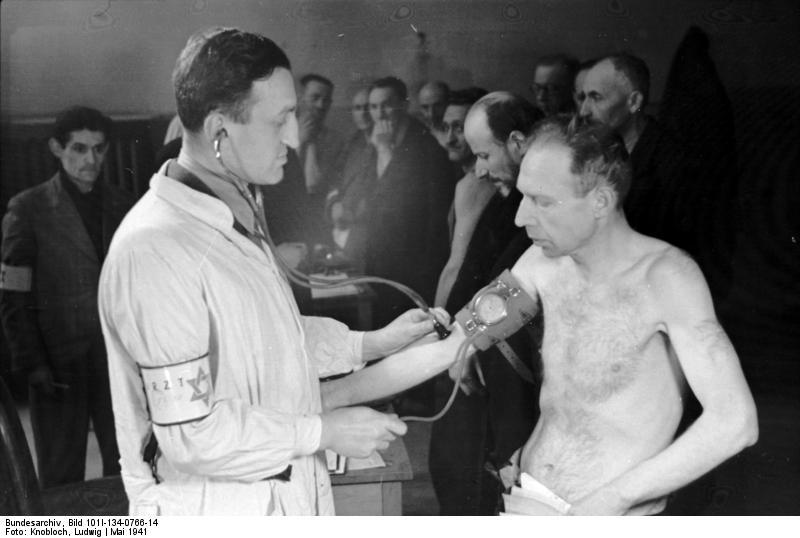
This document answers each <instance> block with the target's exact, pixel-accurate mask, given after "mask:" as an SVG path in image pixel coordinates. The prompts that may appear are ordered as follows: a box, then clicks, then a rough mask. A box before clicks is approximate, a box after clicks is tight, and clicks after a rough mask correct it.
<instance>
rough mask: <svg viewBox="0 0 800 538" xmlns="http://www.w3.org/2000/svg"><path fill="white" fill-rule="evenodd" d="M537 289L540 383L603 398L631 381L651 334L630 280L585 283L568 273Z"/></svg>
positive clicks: (638, 289) (643, 295)
mask: <svg viewBox="0 0 800 538" xmlns="http://www.w3.org/2000/svg"><path fill="white" fill-rule="evenodd" d="M550 284H551V285H550V286H547V287H546V288H544V289H542V290H541V296H542V304H543V309H544V322H545V323H544V325H545V332H544V340H543V348H542V359H543V362H544V374H545V379H547V380H548V381H551V382H558V383H559V384H560V383H564V384H565V385H568V386H572V387H574V388H576V389H578V390H579V392H580V393H581V394H583V395H584V396H585V397H586V398H589V399H591V400H603V399H606V398H607V397H609V396H610V395H611V394H614V393H617V392H619V391H620V390H622V389H623V388H625V387H627V386H629V385H630V384H631V383H633V381H634V380H635V379H636V378H637V376H638V374H639V373H640V370H641V365H642V362H643V361H644V360H646V356H647V355H648V353H647V352H646V348H647V347H648V346H649V344H650V342H651V341H652V339H653V336H654V335H655V334H657V332H658V331H657V330H656V329H655V324H653V323H652V322H651V321H650V319H651V318H652V316H651V315H649V309H648V307H647V303H648V301H647V292H646V289H642V286H640V285H639V283H638V282H636V281H631V280H628V279H625V280H617V281H614V282H609V283H605V284H602V285H593V286H592V285H587V284H581V283H578V282H577V281H576V280H575V279H570V278H569V277H568V275H558V276H556V277H554V279H553V280H552V282H551V283H550Z"/></svg>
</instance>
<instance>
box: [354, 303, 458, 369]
mask: <svg viewBox="0 0 800 538" xmlns="http://www.w3.org/2000/svg"><path fill="white" fill-rule="evenodd" d="M431 312H432V313H433V314H434V315H435V316H436V319H438V320H439V322H440V323H441V324H442V325H444V326H445V327H448V326H449V325H450V323H449V320H450V315H449V314H448V313H447V311H445V310H444V309H443V308H432V309H431ZM431 332H433V320H431V316H430V314H427V313H425V312H424V311H423V310H421V309H419V308H414V309H412V310H408V311H406V312H404V313H403V314H400V315H399V316H398V317H397V318H395V320H394V321H392V322H391V323H389V324H388V325H387V326H386V327H383V328H382V329H378V330H376V331H370V332H367V333H364V343H363V344H362V349H363V356H364V359H365V360H371V359H376V358H378V357H385V356H386V355H391V354H392V353H395V352H397V351H399V350H401V349H403V348H404V347H406V346H407V345H409V344H412V343H414V342H416V341H417V340H419V339H420V338H422V337H423V336H425V335H427V334H430V333H431Z"/></svg>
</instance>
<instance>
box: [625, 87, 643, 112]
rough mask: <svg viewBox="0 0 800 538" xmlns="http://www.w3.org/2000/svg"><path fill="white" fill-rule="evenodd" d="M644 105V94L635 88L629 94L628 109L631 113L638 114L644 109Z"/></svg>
mask: <svg viewBox="0 0 800 538" xmlns="http://www.w3.org/2000/svg"><path fill="white" fill-rule="evenodd" d="M643 106H644V95H642V92H640V91H639V90H633V91H632V92H631V94H630V95H629V96H628V110H630V111H631V114H636V113H637V112H640V111H641V110H642V107H643Z"/></svg>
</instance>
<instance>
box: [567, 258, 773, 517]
mask: <svg viewBox="0 0 800 538" xmlns="http://www.w3.org/2000/svg"><path fill="white" fill-rule="evenodd" d="M681 258H682V259H680V260H677V261H676V260H675V259H674V258H673V259H672V260H669V261H666V260H662V261H661V262H658V263H657V266H656V267H654V269H653V270H652V275H651V279H650V284H651V289H652V290H653V291H654V293H655V296H654V300H655V301H656V304H657V305H659V307H658V308H660V309H662V312H663V320H664V323H665V325H666V331H667V333H668V335H669V339H670V342H671V344H672V346H673V348H674V350H675V352H676V354H677V356H678V361H679V362H680V365H681V368H682V369H683V373H684V375H685V377H686V380H687V382H688V384H689V386H690V387H691V389H692V391H694V394H695V396H696V397H697V399H698V401H699V402H700V404H701V405H702V408H703V411H702V414H701V415H700V417H699V418H698V419H697V420H696V421H695V422H694V423H693V424H692V425H691V426H690V427H689V428H688V429H687V430H686V431H685V432H684V433H683V434H682V435H681V436H680V437H678V438H677V439H675V440H674V441H673V442H672V444H670V445H669V446H668V447H667V448H666V449H664V450H663V451H662V452H660V453H659V454H656V455H655V456H653V457H652V458H650V459H647V460H645V461H643V462H641V463H640V464H638V465H637V466H635V467H633V468H632V469H631V470H629V471H628V472H626V473H624V474H623V475H621V476H620V477H618V478H617V479H615V480H613V481H612V482H611V483H609V484H607V485H606V486H604V487H602V488H600V489H599V490H598V491H596V492H593V493H592V494H590V495H588V496H586V497H584V498H583V499H580V500H578V501H577V502H576V503H575V504H574V505H573V512H574V513H587V514H588V513H616V514H624V513H628V512H629V511H632V512H633V513H636V507H637V505H639V507H642V506H643V505H644V506H647V505H648V504H650V503H655V502H656V501H658V500H659V499H660V498H662V497H665V496H666V495H668V494H670V493H672V492H673V491H675V490H677V489H679V488H681V487H683V486H685V485H687V484H689V483H690V482H692V481H693V480H695V479H697V478H699V477H700V476H702V475H704V474H705V473H707V472H709V471H711V470H712V469H714V468H715V467H717V466H718V465H720V464H721V463H722V462H724V461H725V460H727V459H728V458H730V457H732V456H734V455H735V454H737V453H738V452H740V451H741V450H742V449H744V448H746V447H748V446H750V445H752V444H754V443H755V442H756V440H757V438H758V419H757V416H756V408H755V403H754V401H753V396H752V394H751V393H750V389H749V388H748V386H747V382H746V380H745V378H744V374H743V372H742V369H741V365H740V364H739V358H738V357H737V355H736V351H735V350H734V349H733V346H732V345H731V342H730V340H729V339H728V336H727V335H726V334H725V331H724V330H723V329H722V327H721V326H720V324H719V322H718V321H717V319H716V315H715V313H714V308H713V304H712V301H711V296H710V294H709V291H708V286H707V284H706V282H705V280H704V278H703V275H702V273H701V272H700V269H699V267H698V266H697V264H696V263H695V262H694V261H693V260H691V259H690V258H689V257H688V256H685V257H684V256H681ZM678 291H679V292H678ZM656 504H657V503H656ZM632 509H633V510H632Z"/></svg>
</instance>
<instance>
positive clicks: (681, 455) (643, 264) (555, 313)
mask: <svg viewBox="0 0 800 538" xmlns="http://www.w3.org/2000/svg"><path fill="white" fill-rule="evenodd" d="M630 175H631V172H630V167H629V165H628V163H627V152H626V150H625V148H624V144H623V143H622V139H620V138H619V137H618V136H617V135H614V134H612V133H611V132H610V131H609V130H608V129H607V128H606V127H603V126H600V125H593V126H589V125H584V126H581V127H578V128H577V129H576V130H573V129H572V128H571V127H570V126H569V125H568V124H567V123H566V120H561V119H551V120H545V122H544V123H543V124H542V125H541V126H540V127H539V128H538V129H537V132H536V133H535V135H534V140H533V142H532V145H531V147H530V148H529V149H528V151H527V153H526V154H525V157H524V160H523V162H522V167H521V170H520V176H519V180H518V183H517V188H518V189H519V191H520V192H521V193H522V195H523V200H522V203H521V204H520V207H519V210H518V212H517V216H516V224H517V226H521V227H522V226H524V227H525V229H526V231H527V233H528V236H529V237H530V238H531V239H532V240H533V243H534V244H533V246H532V247H531V248H529V249H528V251H527V252H526V253H525V254H524V255H523V256H522V257H521V258H520V260H519V261H518V262H517V264H516V265H515V267H514V269H513V274H514V275H515V276H516V278H517V279H518V280H519V281H520V283H521V284H522V286H523V288H525V289H526V291H527V292H528V293H529V294H530V295H531V296H533V297H537V296H538V298H539V299H540V300H541V304H542V308H543V315H544V320H545V333H544V339H543V344H542V361H543V369H544V379H543V384H542V388H541V394H540V407H541V417H540V419H539V422H538V424H537V426H536V428H535V430H534V432H533V434H532V435H531V437H530V439H529V440H528V442H527V443H526V444H525V446H524V447H523V448H522V450H521V458H520V460H519V471H521V472H524V473H527V474H529V475H530V476H532V477H533V478H534V479H536V480H538V481H539V482H541V483H542V484H544V485H545V486H547V487H548V488H550V490H552V491H553V492H554V493H556V494H557V495H559V496H560V497H562V498H563V499H564V500H566V501H567V502H568V503H570V504H571V508H570V509H569V513H570V514H611V515H622V514H630V515H635V514H653V513H657V512H659V511H661V510H663V509H664V506H665V505H666V496H667V495H668V494H669V493H671V492H672V491H675V490H676V489H678V488H680V487H682V486H684V485H686V484H688V483H689V482H691V481H693V480H695V479H696V478H698V477H700V476H701V475H703V474H705V473H706V472H708V471H710V470H711V469H713V468H714V467H716V466H717V465H719V464H720V463H722V462H723V461H725V460H726V459H728V458H729V457H731V456H733V455H734V454H736V453H737V452H739V451H740V450H742V449H743V448H745V447H747V446H749V445H752V444H753V443H755V441H756V438H757V436H758V426H757V418H756V410H755V405H754V403H753V398H752V395H751V394H750V390H749V388H748V386H747V383H746V381H745V379H744V376H743V374H742V371H741V367H740V364H739V360H738V357H737V355H736V352H735V351H734V349H733V347H732V346H731V343H730V341H729V340H728V337H727V336H726V334H725V332H724V331H723V329H722V327H721V326H720V325H719V323H718V321H717V319H716V316H715V313H714V307H713V304H712V301H711V296H710V295H709V291H708V286H707V284H706V282H705V280H704V279H703V276H702V273H701V272H700V270H699V269H698V267H697V264H696V263H695V262H694V261H693V260H692V259H691V258H690V257H689V256H688V255H686V254H685V253H684V252H682V251H680V250H678V249H676V248H675V247H672V246H671V245H669V244H668V243H665V242H663V241H660V240H657V239H653V238H651V237H647V236H644V235H641V234H639V233H637V232H636V231H634V230H633V229H631V228H630V226H629V225H628V223H627V221H626V219H625V214H624V212H623V211H622V209H621V208H622V203H623V201H624V198H625V194H626V192H627V190H628V186H629V183H630ZM687 383H688V387H689V388H691V390H692V391H694V394H695V395H696V396H697V399H698V400H699V401H700V403H701V404H702V406H703V413H702V415H701V416H700V417H699V418H698V419H697V420H696V421H695V422H694V424H693V425H692V426H691V427H690V428H689V429H688V430H687V431H686V432H685V433H683V434H682V435H681V436H680V437H678V438H674V435H675V431H676V429H677V427H678V422H679V421H680V418H681V414H682V411H683V405H682V395H683V392H684V390H685V389H686V384H687Z"/></svg>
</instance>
